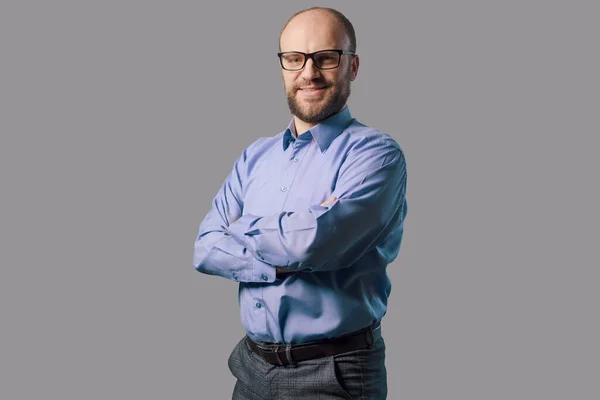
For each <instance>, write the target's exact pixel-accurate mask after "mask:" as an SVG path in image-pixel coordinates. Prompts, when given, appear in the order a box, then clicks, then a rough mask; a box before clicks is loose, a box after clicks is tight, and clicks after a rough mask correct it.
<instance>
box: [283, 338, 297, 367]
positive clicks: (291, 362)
mask: <svg viewBox="0 0 600 400" xmlns="http://www.w3.org/2000/svg"><path fill="white" fill-rule="evenodd" d="M285 358H287V362H288V365H289V366H290V367H295V366H296V362H295V361H294V360H292V345H291V344H289V343H288V344H286V346H285Z"/></svg>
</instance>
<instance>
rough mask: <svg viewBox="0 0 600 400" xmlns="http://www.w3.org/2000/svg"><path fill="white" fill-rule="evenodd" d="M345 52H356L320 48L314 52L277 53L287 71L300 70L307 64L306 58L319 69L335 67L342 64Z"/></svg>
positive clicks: (282, 66)
mask: <svg viewBox="0 0 600 400" xmlns="http://www.w3.org/2000/svg"><path fill="white" fill-rule="evenodd" d="M343 54H349V55H352V56H355V55H356V53H354V52H352V51H345V50H320V51H315V52H314V53H302V52H300V51H286V52H282V53H277V56H278V57H279V62H280V63H281V68H283V69H285V70H286V71H300V70H301V69H302V68H304V66H305V65H306V60H308V59H309V58H311V59H312V60H313V63H314V65H315V67H317V69H334V68H337V67H338V66H339V65H340V59H341V58H342V55H343Z"/></svg>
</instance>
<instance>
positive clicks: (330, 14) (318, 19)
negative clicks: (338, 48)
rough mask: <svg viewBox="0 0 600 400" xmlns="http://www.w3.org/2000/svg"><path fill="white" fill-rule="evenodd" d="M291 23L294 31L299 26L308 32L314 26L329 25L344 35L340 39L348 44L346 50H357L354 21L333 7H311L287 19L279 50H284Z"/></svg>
mask: <svg viewBox="0 0 600 400" xmlns="http://www.w3.org/2000/svg"><path fill="white" fill-rule="evenodd" d="M290 25H291V28H293V29H294V32H296V29H297V28H298V27H300V29H302V30H303V31H304V32H306V30H308V29H311V28H312V27H314V26H317V27H321V28H324V27H325V26H327V27H328V28H329V29H330V30H331V31H333V32H334V34H336V35H340V36H342V37H340V40H343V41H344V42H345V44H346V45H347V46H348V47H346V48H344V50H350V51H353V52H356V34H355V32H354V26H352V23H351V22H350V21H349V20H348V18H346V16H345V15H344V14H342V13H341V12H339V11H337V10H335V9H333V8H326V7H311V8H308V9H305V10H301V11H298V12H296V13H294V14H293V15H292V16H291V17H290V18H289V19H288V20H287V21H286V23H285V25H284V26H283V28H282V29H281V33H280V34H279V51H282V38H283V36H284V35H286V36H289V35H288V33H289V31H288V29H287V28H288V27H290ZM311 25H312V26H311ZM324 25H325V26H324ZM290 30H291V29H290Z"/></svg>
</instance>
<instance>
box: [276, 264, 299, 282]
mask: <svg viewBox="0 0 600 400" xmlns="http://www.w3.org/2000/svg"><path fill="white" fill-rule="evenodd" d="M293 272H294V271H292V270H291V269H285V268H282V267H279V266H275V277H276V278H279V279H284V278H285V277H286V276H287V275H289V274H291V273H293Z"/></svg>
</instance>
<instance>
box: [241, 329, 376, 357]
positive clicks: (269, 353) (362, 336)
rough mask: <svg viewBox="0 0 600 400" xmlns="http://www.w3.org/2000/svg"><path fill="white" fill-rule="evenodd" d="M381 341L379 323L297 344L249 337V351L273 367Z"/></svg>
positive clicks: (361, 347)
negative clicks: (257, 340) (261, 340)
mask: <svg viewBox="0 0 600 400" xmlns="http://www.w3.org/2000/svg"><path fill="white" fill-rule="evenodd" d="M379 339H381V321H377V322H376V323H374V324H373V325H371V326H368V327H366V328H363V329H360V330H358V331H355V332H351V333H348V334H345V335H342V336H338V337H334V338H328V339H323V340H316V341H312V342H306V343H298V344H294V343H291V344H282V343H269V342H255V341H253V340H252V339H251V338H250V337H249V336H246V341H247V343H248V345H249V347H250V349H251V350H252V351H253V352H254V353H255V354H257V355H258V356H260V357H261V358H262V359H263V360H265V361H266V362H268V363H269V364H273V365H291V364H295V363H296V362H298V361H305V360H310V359H315V358H322V357H328V356H333V355H336V354H341V353H345V352H348V351H352V350H360V349H364V348H368V347H370V346H371V345H372V344H373V343H374V342H376V341H378V340H379Z"/></svg>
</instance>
